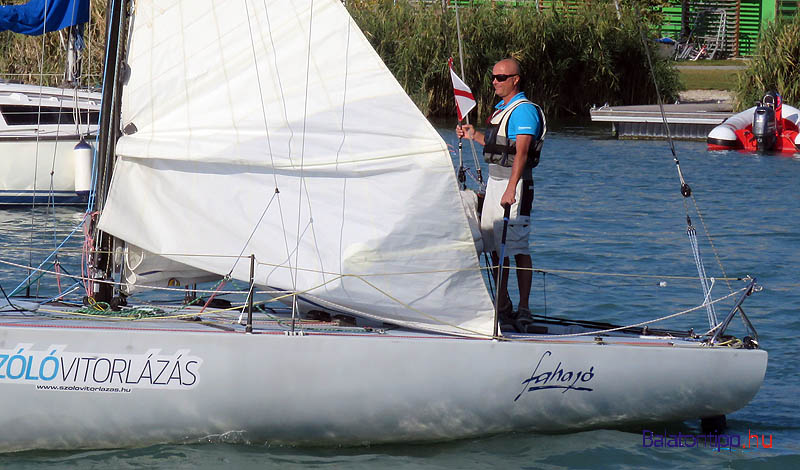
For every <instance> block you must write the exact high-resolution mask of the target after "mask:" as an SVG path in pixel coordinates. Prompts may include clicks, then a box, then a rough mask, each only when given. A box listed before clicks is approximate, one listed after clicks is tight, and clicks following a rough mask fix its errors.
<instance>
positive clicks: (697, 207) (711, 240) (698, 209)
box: [691, 194, 733, 291]
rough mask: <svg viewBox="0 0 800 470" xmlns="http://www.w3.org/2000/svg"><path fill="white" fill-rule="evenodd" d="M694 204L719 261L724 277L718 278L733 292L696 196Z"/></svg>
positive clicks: (704, 231)
mask: <svg viewBox="0 0 800 470" xmlns="http://www.w3.org/2000/svg"><path fill="white" fill-rule="evenodd" d="M691 197H692V204H694V211H695V213H696V214H697V217H698V218H699V219H700V225H702V226H703V233H705V234H706V239H707V240H708V243H709V245H711V251H712V252H713V253H714V259H715V260H716V261H717V265H718V266H719V269H720V271H721V272H722V277H718V278H717V279H721V280H724V281H725V284H726V285H727V286H728V290H729V291H733V287H732V286H731V283H730V282H729V281H730V279H729V278H728V274H727V273H726V272H725V267H724V266H723V265H722V259H721V258H720V257H719V252H718V251H717V247H716V246H715V245H714V240H713V239H712V238H711V233H710V232H709V231H708V227H706V221H705V219H704V218H703V214H702V213H701V212H700V207H699V206H698V205H697V200H695V198H694V194H692V196H691Z"/></svg>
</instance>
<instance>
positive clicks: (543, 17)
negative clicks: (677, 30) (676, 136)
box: [348, 0, 680, 119]
mask: <svg viewBox="0 0 800 470" xmlns="http://www.w3.org/2000/svg"><path fill="white" fill-rule="evenodd" d="M534 5H535V3H533V2H530V3H528V4H524V5H519V6H517V7H515V8H510V7H504V6H502V5H501V4H499V3H498V4H495V5H491V4H488V3H485V4H481V5H476V6H472V7H460V8H459V15H460V19H461V30H462V37H463V42H464V65H465V73H464V76H463V77H462V78H463V79H464V81H465V82H467V84H469V85H470V87H471V88H472V91H473V93H474V94H475V95H476V99H477V100H478V116H480V117H481V119H482V118H483V117H485V116H486V115H487V114H488V113H489V110H490V109H491V107H492V106H493V104H494V103H495V102H496V101H497V98H496V97H495V96H494V92H493V88H492V86H491V77H490V73H491V68H492V66H493V65H494V63H495V62H497V61H498V60H499V59H501V58H503V57H508V56H512V57H514V58H516V59H517V60H519V61H520V63H521V64H522V67H523V76H524V77H525V82H524V85H523V88H524V90H525V92H526V94H527V95H528V97H529V98H530V99H532V100H533V101H535V102H537V103H539V104H540V105H541V106H542V107H543V108H544V110H545V112H546V113H547V115H548V117H559V116H576V115H577V116H587V115H588V110H589V108H590V107H591V106H592V105H595V104H596V105H602V104H604V103H609V104H645V103H655V102H656V94H655V86H654V85H653V80H652V78H651V76H650V71H649V68H648V66H647V59H646V56H645V49H644V46H643V45H642V40H641V36H640V28H645V30H646V31H647V28H648V25H649V24H653V23H652V21H653V20H654V18H652V17H649V18H648V17H643V16H642V15H640V14H638V13H636V12H635V11H634V10H633V9H631V8H623V10H622V18H621V19H618V18H617V14H616V11H615V9H614V5H613V2H602V1H601V2H592V3H586V4H580V5H576V4H574V3H572V4H571V5H570V8H571V10H570V11H569V12H567V5H566V4H561V3H559V2H553V3H551V4H550V6H548V7H547V8H544V9H542V11H537V10H536V9H535V6H534ZM559 5H562V6H563V7H559ZM348 9H349V11H350V13H351V15H352V16H353V18H354V19H355V20H356V22H357V23H358V25H359V26H360V27H361V29H362V30H363V31H364V33H365V34H366V35H367V38H368V39H369V40H370V42H371V43H372V45H373V46H374V47H375V49H376V50H377V51H378V54H380V56H381V57H382V58H383V60H384V62H386V64H387V66H388V67H389V69H390V70H391V71H392V72H393V73H394V74H395V76H396V77H397V79H398V81H399V82H400V84H401V85H403V87H404V88H405V90H406V91H407V92H408V94H409V95H410V96H411V97H412V99H413V100H414V101H415V102H416V104H417V106H419V108H420V109H421V110H422V111H423V113H425V114H426V115H429V116H452V115H453V114H454V111H453V107H454V102H453V93H452V85H451V82H450V75H449V72H448V69H447V59H448V57H451V56H452V57H454V58H455V60H456V64H458V41H457V35H456V19H455V10H454V9H453V8H452V7H451V8H447V9H446V10H444V11H443V9H442V6H441V3H437V2H434V3H429V4H421V3H414V4H410V3H408V2H406V1H397V2H393V1H391V0H360V1H359V0H357V1H350V2H348ZM648 16H651V15H648ZM646 43H647V44H648V47H649V48H650V51H651V55H652V56H653V61H654V68H655V71H656V76H657V77H658V81H659V88H660V90H661V93H662V96H663V97H664V98H665V100H667V101H672V100H674V99H675V98H676V97H677V93H678V91H679V87H680V83H679V77H678V73H677V71H676V70H675V69H674V68H673V67H672V66H671V65H670V63H669V61H668V60H666V59H662V58H658V57H656V56H655V47H654V43H653V41H652V37H651V35H650V34H649V33H647V41H646ZM456 71H457V72H458V73H459V75H460V67H459V66H458V65H456Z"/></svg>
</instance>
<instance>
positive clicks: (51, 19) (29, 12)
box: [0, 0, 89, 36]
mask: <svg viewBox="0 0 800 470" xmlns="http://www.w3.org/2000/svg"><path fill="white" fill-rule="evenodd" d="M87 21H89V0H31V1H29V2H28V3H25V4H23V5H8V6H0V31H6V30H9V31H14V32H15V33H20V34H28V35H31V36H38V35H40V34H43V33H47V32H50V31H57V30H59V29H62V28H66V27H67V26H74V25H76V24H80V23H86V22H87Z"/></svg>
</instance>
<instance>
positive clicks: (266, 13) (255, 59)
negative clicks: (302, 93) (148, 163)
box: [245, 0, 294, 258]
mask: <svg viewBox="0 0 800 470" xmlns="http://www.w3.org/2000/svg"><path fill="white" fill-rule="evenodd" d="M262 6H263V7H264V17H265V19H266V21H267V34H268V36H269V43H270V46H271V47H272V65H273V67H274V68H275V77H276V78H277V83H278V90H279V91H280V95H281V99H280V102H281V105H282V108H283V120H284V122H285V123H286V127H287V128H288V130H289V142H288V144H287V145H288V148H287V150H288V152H287V155H289V156H291V148H292V144H291V142H292V139H293V138H294V131H293V130H292V127H291V126H290V125H289V115H288V111H287V109H286V95H285V94H284V92H283V81H282V80H281V71H280V68H279V67H278V49H277V48H276V47H275V38H274V37H273V36H272V23H271V22H270V19H269V7H267V3H266V1H262ZM253 10H254V11H255V6H253ZM245 11H247V0H245ZM247 27H248V28H249V29H250V44H251V47H252V48H253V63H254V64H255V66H256V77H257V78H258V93H259V97H260V98H261V113H262V117H263V119H264V130H265V132H266V134H267V147H268V149H269V159H270V163H271V165H272V168H273V172H272V179H273V181H274V184H275V191H276V193H277V194H278V214H279V217H280V222H281V232H282V234H283V245H284V248H285V249H286V257H287V258H289V257H290V256H291V250H289V238H288V237H287V236H286V223H285V221H284V216H283V204H281V196H280V190H279V189H278V175H277V174H276V173H275V171H274V169H275V168H276V166H275V159H274V155H273V154H272V139H270V135H269V125H268V121H267V110H266V109H265V107H264V96H263V92H262V89H261V74H260V73H259V72H258V56H257V55H256V46H255V42H254V39H253V30H252V26H251V24H250V15H249V14H248V15H247ZM290 163H291V157H290Z"/></svg>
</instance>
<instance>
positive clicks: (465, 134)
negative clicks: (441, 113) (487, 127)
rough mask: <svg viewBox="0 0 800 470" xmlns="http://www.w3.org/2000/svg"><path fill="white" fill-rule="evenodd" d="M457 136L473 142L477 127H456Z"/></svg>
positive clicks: (469, 125) (466, 125) (470, 125)
mask: <svg viewBox="0 0 800 470" xmlns="http://www.w3.org/2000/svg"><path fill="white" fill-rule="evenodd" d="M456 135H457V136H458V138H459V139H463V138H467V139H469V140H472V139H473V138H474V137H475V127H474V126H473V125H472V124H464V125H463V126H462V125H461V124H459V125H457V126H456Z"/></svg>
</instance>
